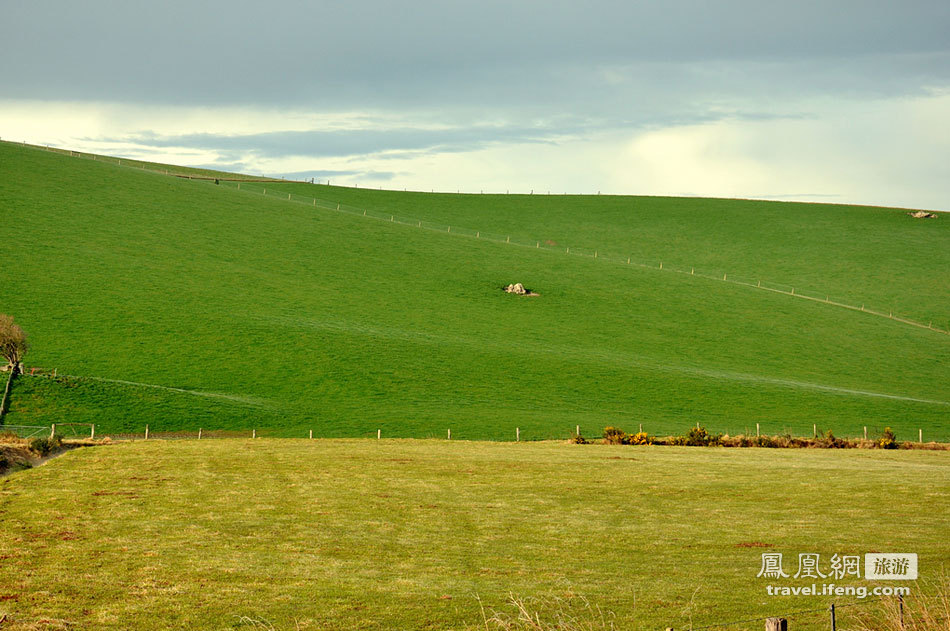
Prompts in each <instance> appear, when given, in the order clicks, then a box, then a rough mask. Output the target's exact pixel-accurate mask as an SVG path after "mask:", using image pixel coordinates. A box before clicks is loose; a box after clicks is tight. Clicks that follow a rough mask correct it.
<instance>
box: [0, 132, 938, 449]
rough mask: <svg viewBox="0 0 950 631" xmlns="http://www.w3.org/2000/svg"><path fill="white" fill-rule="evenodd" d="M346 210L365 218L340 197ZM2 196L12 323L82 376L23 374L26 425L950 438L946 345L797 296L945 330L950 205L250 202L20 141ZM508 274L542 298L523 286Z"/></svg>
mask: <svg viewBox="0 0 950 631" xmlns="http://www.w3.org/2000/svg"><path fill="white" fill-rule="evenodd" d="M179 171H184V170H183V169H179ZM265 187H266V188H267V194H266V195H262V194H261V193H262V192H263V189H264V188H265ZM288 195H290V196H291V198H292V199H291V200H288V199H287V197H288ZM313 198H317V199H318V203H317V204H316V205H314V204H313V203H312V200H313ZM336 203H340V204H341V210H350V211H351V212H335V211H334V210H327V209H326V208H324V206H330V207H334V205H335V204H336ZM360 208H363V209H365V210H366V211H367V215H368V216H367V217H362V216H361V215H360V213H359V212H358V209H360ZM0 209H2V215H3V225H4V233H5V238H4V239H3V240H2V241H0V261H2V263H0V287H2V291H0V312H5V313H10V314H12V315H14V317H15V318H16V319H17V321H18V322H19V323H20V324H21V325H22V326H23V328H24V329H25V330H26V331H27V332H28V333H29V335H30V339H31V341H32V344H33V350H32V351H31V352H30V354H29V356H28V362H27V363H28V364H29V365H31V366H34V365H35V366H40V367H44V368H49V369H52V368H56V370H57V372H58V374H60V375H70V376H71V377H69V378H65V379H57V380H52V379H47V378H40V377H29V378H25V379H22V380H19V381H18V383H17V385H16V387H15V389H14V397H13V407H12V411H11V413H10V414H9V415H8V416H7V418H6V422H7V423H8V424H24V425H32V424H49V423H50V422H62V421H65V420H71V421H77V422H79V421H83V422H95V423H96V424H97V426H98V428H99V430H98V431H100V432H103V433H109V432H121V431H131V430H141V428H142V427H144V424H145V423H148V424H149V425H150V427H151V429H152V430H153V431H163V430H169V431H170V430H182V429H197V428H198V427H203V428H206V429H212V428H213V429H250V428H252V427H253V428H257V429H258V430H260V431H264V432H270V433H273V434H279V435H287V436H292V435H304V434H305V433H306V432H307V430H309V429H313V430H314V434H315V435H320V436H367V435H375V432H376V430H377V428H381V429H382V431H383V432H384V433H385V435H387V436H417V437H423V436H444V435H445V431H446V430H447V429H451V430H452V435H453V437H458V438H473V439H481V438H490V439H510V438H513V437H514V432H515V427H520V428H521V431H522V437H523V438H543V437H556V436H566V435H567V434H568V433H569V432H570V431H571V430H573V428H574V427H575V425H580V426H581V429H582V431H583V432H584V433H586V434H595V433H599V431H600V429H601V428H602V427H603V426H605V425H618V426H620V427H624V428H627V429H634V428H636V427H637V426H638V425H639V424H640V423H642V424H643V426H644V429H645V430H648V431H650V432H652V433H668V432H681V431H682V430H683V429H685V428H686V427H688V426H690V425H693V424H695V423H696V422H700V423H703V424H705V425H706V426H707V427H709V428H710V429H711V430H714V431H724V432H730V433H738V432H743V431H755V425H756V423H760V425H761V429H762V431H763V432H771V433H778V432H783V431H792V432H797V433H808V434H810V433H811V431H812V428H813V425H814V424H817V425H818V427H819V428H821V429H832V430H834V431H835V432H836V433H837V434H852V435H856V434H859V433H860V432H861V431H862V427H863V426H868V427H869V431H871V432H876V431H879V430H880V429H881V428H883V426H885V425H891V426H893V427H895V428H897V430H898V436H899V437H903V438H916V435H917V429H918V428H922V429H923V430H924V436H925V439H927V438H940V439H944V440H947V439H950V425H948V423H947V421H948V418H950V403H948V402H950V379H948V377H950V369H948V366H950V336H948V335H946V334H945V333H942V332H938V331H935V330H929V329H927V328H920V327H917V326H911V325H909V324H906V323H903V322H900V321H898V320H894V319H890V318H888V317H881V316H880V315H873V314H870V313H866V312H865V313H862V312H861V311H855V310H851V309H846V308H842V307H840V306H835V305H833V304H827V303H823V302H815V301H811V300H801V299H799V298H798V297H797V295H798V294H801V293H805V294H807V295H810V296H814V297H817V298H821V299H824V298H825V297H826V296H827V297H829V298H830V299H831V300H832V301H840V302H843V303H848V304H850V305H855V306H858V307H860V306H861V305H862V304H863V305H866V308H867V309H874V310H876V311H878V312H881V313H885V314H888V313H890V312H891V311H893V313H894V314H895V315H896V316H900V317H903V318H908V319H910V320H914V321H917V322H921V323H923V324H924V325H925V326H927V325H932V326H933V327H934V328H939V329H950V226H948V225H947V220H946V218H944V217H941V218H939V219H937V220H914V219H911V218H909V217H907V216H906V215H905V214H904V212H903V211H900V210H895V209H882V208H859V207H848V206H829V205H817V204H791V203H778V202H752V201H740V200H707V199H672V198H670V199H667V198H643V197H608V196H559V195H478V194H475V195H454V194H422V193H403V192H387V191H368V190H362V189H347V188H338V187H329V186H326V185H308V184H299V183H298V184H294V183H266V184H265V183H250V182H243V183H242V185H241V188H240V190H239V189H238V187H237V184H236V183H232V182H228V183H225V182H222V183H221V184H220V185H215V184H214V183H213V182H210V181H197V180H195V181H190V180H186V179H181V178H174V177H169V176H166V175H164V173H163V170H161V171H160V172H150V171H148V170H143V169H136V168H134V167H132V166H128V165H127V164H123V165H117V164H112V163H109V162H107V161H103V160H97V161H92V160H83V159H78V158H75V157H70V156H68V155H63V154H60V153H57V152H52V151H43V150H40V149H36V148H30V147H22V146H19V145H14V144H9V143H0ZM353 211H356V212H353ZM387 215H392V219H393V221H385V220H383V221H380V220H378V219H374V218H373V217H384V218H385V217H386V216H387ZM420 223H421V226H422V227H429V228H432V229H429V230H424V229H420ZM450 226H451V230H449V227H450ZM443 227H444V228H445V230H444V231H443ZM476 234H477V235H478V238H474V237H475V236H476ZM486 237H487V238H486ZM509 238H510V240H511V242H512V243H505V241H506V240H507V239H509ZM492 239H494V240H492ZM516 244H521V245H522V246H527V247H517V246H516ZM531 246H534V247H531ZM568 248H571V249H572V251H571V253H570V254H568V253H567V250H568ZM594 252H596V253H597V258H593V254H594ZM627 258H629V259H630V260H631V263H630V264H627V263H626V261H627ZM661 262H662V263H663V269H662V270H661V269H659V264H660V263H661ZM635 263H641V264H643V265H647V266H648V267H641V266H639V265H636V264H635ZM675 271H679V272H682V273H675ZM690 272H695V275H691V274H690ZM723 274H726V275H727V282H722V279H721V276H722V275H723ZM733 280H741V281H742V282H745V283H748V285H744V284H736V283H733V282H728V281H733ZM759 281H761V282H762V283H763V285H765V286H767V287H773V288H777V289H783V290H784V291H790V290H791V289H792V288H794V289H795V292H796V296H791V295H787V294H782V293H775V292H768V291H762V290H759V289H757V288H756V287H755V285H756V284H757V283H758V282H759ZM511 282H523V283H524V284H525V285H526V286H528V287H529V288H531V289H533V290H535V291H537V292H538V293H539V294H540V296H539V297H536V298H522V297H516V296H511V295H507V294H505V293H503V292H502V291H501V290H500V288H501V287H502V286H503V285H506V284H508V283H511ZM750 285H751V286H750Z"/></svg>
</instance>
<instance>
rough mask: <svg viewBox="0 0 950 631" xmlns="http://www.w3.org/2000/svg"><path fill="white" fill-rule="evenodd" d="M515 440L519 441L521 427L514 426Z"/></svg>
mask: <svg viewBox="0 0 950 631" xmlns="http://www.w3.org/2000/svg"><path fill="white" fill-rule="evenodd" d="M515 441H516V442H520V441H521V428H520V427H516V428H515Z"/></svg>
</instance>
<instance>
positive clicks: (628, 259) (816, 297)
mask: <svg viewBox="0 0 950 631" xmlns="http://www.w3.org/2000/svg"><path fill="white" fill-rule="evenodd" d="M284 182H288V181H284ZM220 183H221V184H223V185H226V186H230V187H234V188H236V189H238V190H241V191H244V192H247V193H252V194H258V195H262V196H265V197H271V198H275V199H279V200H283V201H288V202H295V203H298V204H303V205H307V206H311V207H313V208H319V209H321V210H332V211H336V212H340V213H344V214H348V215H351V216H359V217H365V218H368V219H374V220H377V221H382V222H387V223H391V224H394V225H401V226H410V227H415V228H420V229H425V230H429V231H432V232H442V233H445V234H452V235H455V236H460V237H468V238H473V239H481V240H484V241H488V242H491V243H503V244H506V245H513V246H518V247H521V248H531V249H535V250H539V251H540V250H544V251H545V252H551V253H558V254H564V255H571V256H578V257H583V258H590V259H599V260H601V261H603V262H605V263H613V264H617V265H629V266H635V267H639V268H644V269H653V270H657V271H665V272H669V273H675V274H680V275H688V276H693V277H698V278H701V279H705V280H714V281H721V282H725V283H730V284H732V285H737V286H742V287H747V288H755V289H758V290H762V291H769V292H773V293H778V294H783V295H786V296H790V297H794V298H799V299H803V300H810V301H813V302H817V303H822V304H826V305H829V306H834V307H840V308H844V309H849V310H852V311H860V312H863V313H867V314H869V315H872V316H877V317H881V318H887V319H889V320H893V321H895V322H900V323H902V324H907V325H910V326H914V327H917V328H921V329H927V330H930V331H934V332H936V333H939V334H943V335H950V318H948V320H947V322H946V323H940V322H937V324H936V325H935V324H934V321H933V320H930V321H928V322H922V321H918V320H914V319H912V318H911V317H907V316H903V315H901V314H898V313H895V312H894V310H893V309H887V310H885V309H882V308H880V307H872V306H870V305H868V304H867V303H860V304H854V303H851V302H850V301H849V300H848V299H846V298H842V297H839V296H835V295H833V294H831V293H830V292H822V291H820V290H817V289H813V288H802V287H795V286H793V285H789V284H786V283H781V282H777V281H770V280H762V279H757V278H752V277H749V276H743V275H736V274H732V275H730V274H729V273H728V272H720V271H714V270H709V269H704V268H701V267H695V266H691V267H685V266H683V265H676V264H672V265H671V264H669V263H666V264H664V263H663V262H662V261H646V260H643V259H638V258H636V257H634V256H633V255H628V256H624V255H621V254H617V253H615V252H605V251H602V250H598V249H596V248H587V247H572V246H566V245H564V246H562V245H557V244H555V243H554V242H553V241H551V240H547V239H541V238H534V239H528V238H525V237H523V236H513V235H510V234H501V233H497V232H489V231H484V230H479V229H475V228H470V227H466V226H453V225H451V224H447V223H440V222H433V221H427V220H423V219H419V218H417V217H409V216H406V215H401V214H396V213H392V212H387V211H381V210H374V209H369V208H359V207H356V206H349V205H347V204H343V203H340V202H332V201H329V200H326V199H321V198H318V197H314V196H310V195H301V194H299V193H293V192H287V191H284V190H278V189H275V188H273V187H271V188H270V189H269V190H268V188H267V186H266V183H262V182H259V181H258V182H252V181H246V182H236V181H227V182H226V181H223V180H222V181H221V182H220Z"/></svg>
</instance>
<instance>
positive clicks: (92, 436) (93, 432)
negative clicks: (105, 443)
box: [89, 423, 96, 440]
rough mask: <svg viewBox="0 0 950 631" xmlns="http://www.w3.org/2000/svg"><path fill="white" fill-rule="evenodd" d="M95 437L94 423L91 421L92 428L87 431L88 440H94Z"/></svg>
mask: <svg viewBox="0 0 950 631" xmlns="http://www.w3.org/2000/svg"><path fill="white" fill-rule="evenodd" d="M95 439H96V424H95V423H93V424H92V429H91V430H90V431H89V440H95Z"/></svg>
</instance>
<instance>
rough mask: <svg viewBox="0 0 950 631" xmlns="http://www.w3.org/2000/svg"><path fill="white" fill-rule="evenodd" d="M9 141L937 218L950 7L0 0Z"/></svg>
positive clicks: (265, 166) (947, 114)
mask: <svg viewBox="0 0 950 631" xmlns="http://www.w3.org/2000/svg"><path fill="white" fill-rule="evenodd" d="M0 15H2V16H3V18H2V19H0V138H2V139H4V140H16V141H26V142H30V143H35V144H41V145H45V144H49V145H53V146H58V147H64V148H65V147H68V148H72V149H77V150H81V151H90V152H99V153H106V154H110V155H116V156H123V157H130V158H139V159H149V160H156V161H163V162H171V163H175V164H184V165H189V166H201V167H209V168H217V169H223V170H229V171H240V172H244V173H255V174H258V173H259V174H266V175H272V176H279V177H288V178H290V177H294V178H308V179H309V178H315V179H316V180H318V181H327V180H329V181H330V182H331V183H333V184H339V185H350V186H353V185H359V186H361V187H382V188H391V189H399V190H401V189H403V188H406V189H409V190H436V191H456V190H459V191H463V192H466V191H467V192H476V193H477V192H480V191H485V192H489V191H491V192H504V191H511V192H513V193H514V192H524V193H526V192H529V191H534V192H535V193H547V192H551V193H565V192H567V193H597V192H602V193H605V194H607V193H611V194H632V195H685V196H710V197H741V198H758V199H784V200H799V201H817V202H833V203H860V204H871V205H885V206H900V207H910V208H925V209H932V210H950V2H947V0H935V1H916V2H915V1H913V0H904V1H901V2H896V1H895V2H890V1H885V0H834V1H833V2H828V0H821V1H812V0H797V1H796V2H789V1H788V0H782V1H781V2H778V1H772V0H759V1H756V2H747V1H737V0H721V1H717V2H711V1H700V0H663V1H659V0H658V1H651V2H646V1H644V2H636V1H633V0H621V1H607V0H594V1H585V2H581V1H579V0H573V1H570V2H568V1H563V0H545V1H543V2H542V1H534V0H525V1H521V2H519V1H517V0H507V1H505V2H501V1H495V0H480V1H479V2H456V1H453V0H441V1H416V2H414V1H411V0H403V1H401V2H395V1H384V0H361V1H360V2H352V1H351V2H344V1H342V0H340V1H337V0H316V1H310V2H296V1H290V0H274V1H272V2H268V3H263V2H249V1H247V0H228V1H227V2H223V1H210V2H193V1H192V2H182V1H179V0H166V1H163V2H147V3H146V2H139V1H137V0H122V1H102V0H90V1H88V2H73V1H57V2H54V1H49V0H0Z"/></svg>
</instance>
